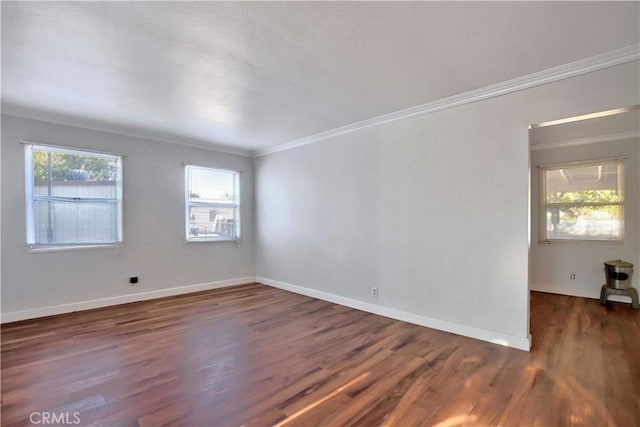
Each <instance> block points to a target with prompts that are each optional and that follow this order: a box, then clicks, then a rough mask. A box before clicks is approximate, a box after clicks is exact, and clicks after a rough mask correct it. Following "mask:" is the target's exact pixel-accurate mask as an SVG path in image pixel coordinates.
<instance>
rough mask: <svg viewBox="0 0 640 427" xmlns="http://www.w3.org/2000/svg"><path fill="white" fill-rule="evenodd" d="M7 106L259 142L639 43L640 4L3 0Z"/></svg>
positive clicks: (185, 136)
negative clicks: (10, 0)
mask: <svg viewBox="0 0 640 427" xmlns="http://www.w3.org/2000/svg"><path fill="white" fill-rule="evenodd" d="M1 8H2V102H3V109H4V110H3V111H5V112H9V113H13V114H19V115H27V116H31V117H39V118H48V119H51V120H54V119H55V121H60V122H67V123H69V124H75V125H80V126H82V125H85V126H88V127H102V128H105V127H106V128H109V129H119V130H122V131H124V132H128V133H137V134H143V135H148V136H151V137H158V138H164V139H176V140H181V141H183V142H188V141H192V142H199V143H211V144H222V145H227V146H231V147H236V148H240V149H247V150H254V149H264V148H268V147H273V146H275V145H278V144H281V143H285V142H289V141H292V140H296V139H298V138H302V137H305V136H309V135H312V134H316V133H319V132H322V131H326V130H329V129H333V128H336V127H339V126H343V125H347V124H350V123H353V122H357V121H361V120H365V119H368V118H371V117H375V116H378V115H382V114H385V113H390V112H393V111H396V110H399V109H403V108H407V107H411V106H414V105H418V104H423V103H426V102H430V101H434V100H437V99H441V98H444V97H447V96H451V95H454V94H458V93H461V92H465V91H468V90H472V89H476V88H480V87H484V86H486V85H489V84H494V83H498V82H501V81H505V80H508V79H512V78H515V77H519V76H522V75H526V74H530V73H534V72H537V71H541V70H545V69H549V68H552V67H555V66H558V65H562V64H566V63H569V62H573V61H576V60H580V59H583V58H587V57H591V56H595V55H598V54H602V53H605V52H608V51H611V50H615V49H619V48H622V47H626V46H630V45H633V44H636V43H638V39H639V37H640V36H639V34H640V25H639V21H640V19H639V18H640V12H639V3H638V2H624V3H613V2H586V3H582V2H531V3H529V2H496V3H489V2H471V3H466V2H465V3H463V2H411V3H409V2H407V3H401V2H371V3H369V2H296V3H284V2H251V3H239V2H186V3H182V2H69V3H66V2H51V3H35V2H2V4H1Z"/></svg>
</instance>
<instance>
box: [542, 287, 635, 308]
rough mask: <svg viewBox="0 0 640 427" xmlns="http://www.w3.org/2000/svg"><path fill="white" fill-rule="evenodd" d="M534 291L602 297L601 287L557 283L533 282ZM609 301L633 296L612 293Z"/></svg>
mask: <svg viewBox="0 0 640 427" xmlns="http://www.w3.org/2000/svg"><path fill="white" fill-rule="evenodd" d="M530 289H531V290H532V291H538V292H546V293H548V294H557V295H568V296H572V297H581V298H590V299H600V287H598V288H597V289H590V290H584V289H576V288H572V287H568V286H567V287H562V286H556V285H544V284H540V283H538V284H534V283H532V284H531V286H530ZM607 300H608V301H616V302H628V303H630V302H631V297H625V296H622V295H610V296H609V298H608V299H607Z"/></svg>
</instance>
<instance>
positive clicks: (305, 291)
mask: <svg viewBox="0 0 640 427" xmlns="http://www.w3.org/2000/svg"><path fill="white" fill-rule="evenodd" d="M256 281H257V282H258V283H262V284H265V285H269V286H273V287H274V288H279V289H284V290H286V291H291V292H295V293H297V294H302V295H306V296H309V297H312V298H317V299H321V300H324V301H329V302H332V303H335V304H340V305H344V306H347V307H351V308H355V309H357V310H362V311H366V312H368V313H373V314H377V315H380V316H384V317H390V318H392V319H396V320H402V321H404V322H408V323H413V324H416V325H420V326H426V327H427V328H432V329H438V330H441V331H446V332H451V333H454V334H457V335H462V336H465V337H470V338H475V339H479V340H482V341H488V342H490V343H494V344H500V345H503V346H507V347H513V348H517V349H519V350H525V351H529V350H530V349H531V335H529V336H528V337H526V338H525V337H518V336H515V335H508V334H503V333H501V332H495V331H490V330H487V329H480V328H475V327H473V326H466V325H460V324H457V323H452V322H448V321H445V320H439V319H433V318H431V317H427V316H422V315H419V314H414V313H409V312H406V311H401V310H396V309H394V308H390V307H384V306H380V305H376V304H370V303H367V302H364V301H359V300H355V299H352V298H346V297H343V296H340V295H335V294H330V293H328V292H322V291H318V290H315V289H310V288H305V287H302V286H297V285H292V284H289V283H284V282H279V281H277V280H271V279H267V278H266V277H260V276H258V277H256Z"/></svg>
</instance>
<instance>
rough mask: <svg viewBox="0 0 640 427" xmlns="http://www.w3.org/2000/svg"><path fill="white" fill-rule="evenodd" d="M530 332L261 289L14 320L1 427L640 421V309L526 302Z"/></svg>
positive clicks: (7, 330)
mask: <svg viewBox="0 0 640 427" xmlns="http://www.w3.org/2000/svg"><path fill="white" fill-rule="evenodd" d="M531 325H532V333H533V337H534V343H533V345H534V347H533V351H532V352H531V353H527V352H523V351H519V350H514V349H509V348H505V347H500V346H498V345H493V344H489V343H485V342H482V341H477V340H473V339H469V338H464V337H460V336H456V335H452V334H448V333H445V332H440V331H435V330H432V329H427V328H423V327H420V326H415V325H411V324H407V323H403V322H399V321H395V320H391V319H387V318H384V317H380V316H375V315H372V314H367V313H365V312H362V311H357V310H353V309H350V308H346V307H341V306H338V305H335V304H331V303H327V302H324V301H319V300H315V299H312V298H308V297H305V296H301V295H297V294H293V293H289V292H285V291H282V290H278V289H274V288H270V287H267V286H263V285H259V284H251V285H243V286H237V287H232V288H225V289H219V290H214V291H207V292H200V293H196V294H190V295H183V296H177V297H170V298H164V299H158V300H154V301H146V302H140V303H134V304H127V305H122V306H117V307H110V308H105V309H98V310H92V311H86V312H80V313H75V314H71V315H62V316H56V317H50V318H46V319H38V320H32V321H24V322H17V323H12V324H7V325H3V326H2V361H1V374H2V404H1V409H2V415H1V419H2V425H3V426H22V425H31V424H30V421H29V417H30V414H32V413H34V412H38V413H43V412H44V413H50V414H57V415H58V416H59V414H61V413H68V414H69V415H68V417H69V418H68V420H70V421H74V418H73V414H74V413H77V416H78V418H79V419H80V425H95V426H98V425H100V426H104V425H109V426H137V425H139V426H161V425H176V426H241V425H247V426H305V427H307V426H346V425H348V426H380V425H385V426H413V425H423V426H438V427H453V426H462V425H469V426H497V425H501V426H529V425H531V426H534V425H536V426H568V425H575V426H621V427H629V426H639V425H640V404H639V402H640V312H639V311H634V310H631V308H630V307H629V305H628V304H618V303H609V305H608V306H607V307H603V306H600V304H599V303H598V301H597V300H588V299H582V298H575V297H565V296H557V295H550V294H542V293H533V294H532V301H531ZM40 416H41V415H38V416H37V417H40ZM37 417H36V419H35V420H36V421H38V420H39V419H40V418H37Z"/></svg>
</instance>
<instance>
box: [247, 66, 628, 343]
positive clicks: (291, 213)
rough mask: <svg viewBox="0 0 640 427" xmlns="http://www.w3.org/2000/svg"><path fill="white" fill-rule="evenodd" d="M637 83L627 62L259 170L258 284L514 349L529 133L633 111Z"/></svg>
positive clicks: (332, 144)
mask: <svg viewBox="0 0 640 427" xmlns="http://www.w3.org/2000/svg"><path fill="white" fill-rule="evenodd" d="M638 72H639V71H638V63H637V62H634V63H630V64H625V65H622V66H617V67H613V68H609V69H606V70H603V71H598V72H594V73H591V74H587V75H582V76H580V77H575V78H571V79H567V80H562V81H558V82H555V83H552V84H548V85H544V86H539V87H536V88H533V89H529V90H526V91H521V92H517V93H513V94H509V95H505V96H501V97H497V98H493V99H489V100H486V101H482V102H477V103H473V104H468V105H464V106H461V107H458V108H454V109H449V110H445V111H441V112H437V113H432V114H428V115H423V116H419V117H414V118H410V119H405V120H401V121H396V122H392V123H386V124H381V125H378V126H375V127H370V128H366V129H361V130H358V131H354V132H351V133H348V134H343V135H340V136H336V137H332V138H330V139H327V140H325V141H322V142H319V143H315V144H311V145H306V146H302V147H298V148H295V149H292V150H288V151H284V152H279V153H274V154H271V155H267V156H264V157H261V158H259V159H257V160H256V274H257V276H258V280H259V281H263V282H265V283H269V284H272V285H276V286H281V287H285V288H289V289H295V290H297V291H299V292H303V293H308V294H311V295H316V296H320V297H325V298H327V299H332V300H334V301H342V302H344V303H346V304H350V305H353V306H359V307H364V308H368V309H370V310H372V311H376V312H379V313H383V314H384V313H387V314H389V315H392V316H396V317H403V316H404V318H411V319H413V321H416V323H422V324H426V325H431V326H434V327H440V328H442V329H447V330H451V331H455V332H458V333H461V334H464V335H469V336H475V337H478V338H482V339H486V340H489V341H497V342H507V343H509V344H510V345H513V346H516V347H520V348H525V347H526V343H527V339H528V334H529V326H528V317H529V315H528V298H529V292H528V258H529V254H528V244H529V241H528V239H529V210H530V209H529V147H528V126H529V125H530V124H532V123H539V122H544V121H548V120H552V119H557V118H563V117H570V116H574V115H578V114H584V113H588V112H594V111H601V110H606V109H610V108H615V107H620V106H626V105H632V104H637V103H638V93H639V84H638V75H639V74H638ZM374 286H376V287H379V289H380V294H379V297H377V298H374V297H372V296H370V289H371V287H374Z"/></svg>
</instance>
